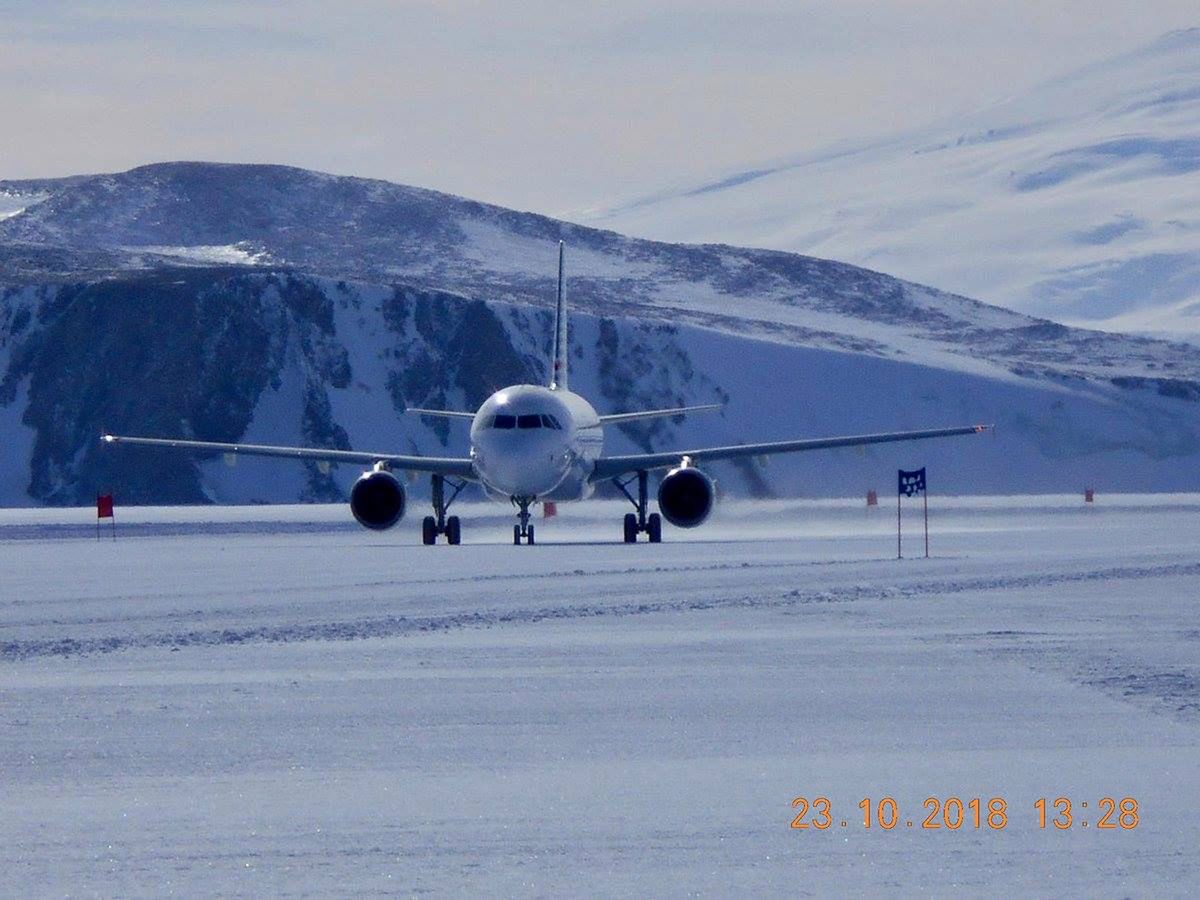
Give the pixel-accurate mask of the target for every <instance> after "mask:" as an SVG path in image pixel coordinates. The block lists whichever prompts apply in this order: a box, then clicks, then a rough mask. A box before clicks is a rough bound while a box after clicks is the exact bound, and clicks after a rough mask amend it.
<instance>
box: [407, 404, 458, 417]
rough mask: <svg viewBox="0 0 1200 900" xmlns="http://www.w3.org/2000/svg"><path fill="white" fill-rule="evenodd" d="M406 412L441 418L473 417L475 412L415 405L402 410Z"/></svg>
mask: <svg viewBox="0 0 1200 900" xmlns="http://www.w3.org/2000/svg"><path fill="white" fill-rule="evenodd" d="M404 411H405V412H406V413H416V414H417V415H420V416H437V417H438V418H441V419H473V418H475V413H472V412H458V411H457V410H453V409H417V408H416V407H415V406H410V407H408V409H406V410H404Z"/></svg>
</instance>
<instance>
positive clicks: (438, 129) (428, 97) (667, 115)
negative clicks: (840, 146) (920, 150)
mask: <svg viewBox="0 0 1200 900" xmlns="http://www.w3.org/2000/svg"><path fill="white" fill-rule="evenodd" d="M1197 24H1200V11H1197V8H1196V5H1195V0H1189V2H1174V0H1170V2H1168V0H1161V2H1155V0H1147V2H1142V3H1138V4H1131V3H1128V2H1112V0H1091V2H1058V3H1054V2H1051V3H1032V2H1011V0H992V2H988V3H974V2H967V3H964V2H962V0H954V2H951V0H872V2H867V0H839V2H836V3H832V2H831V3H806V2H790V3H783V2H757V3H754V2H741V3H739V2H726V0H690V2H682V0H680V2H676V0H668V2H660V0H645V2H624V0H616V2H612V3H606V4H602V5H601V4H564V3H562V2H561V0H560V2H556V3H552V2H542V0H524V2H510V3H478V2H476V3H468V2H454V0H443V2H436V3H431V2H407V0H387V2H384V0H362V2H358V0H344V2H340V3H338V4H336V5H334V4H329V3H327V2H274V3H267V2H257V0H243V2H222V0H207V2H192V0H176V2H171V3H167V2H135V0H113V2H108V3H103V4H97V3H80V2H72V0H40V2H36V3H35V2H28V0H0V79H2V80H0V84H3V85H4V89H3V91H0V178H4V177H9V178H19V177H34V176H49V175H65V174H74V173H79V172H96V171H111V170H119V169H125V168H129V167H131V166H134V165H138V164H141V163H145V162H153V161H161V160H167V159H213V160H224V161H256V162H281V163H289V164H293V165H300V166H306V167H310V168H316V169H322V170H325V171H332V172H338V173H342V174H354V175H366V176H373V177H380V178H388V179H391V180H395V181H401V182H406V183H412V184H420V185H424V186H428V187H434V188H438V189H441V190H447V191H451V192H454V193H459V194H465V195H468V196H472V197H475V198H478V199H482V200H488V201H492V202H497V203H503V204H505V205H509V206H515V207H518V208H523V209H534V210H538V211H543V212H549V213H560V214H569V213H571V212H573V211H576V210H579V209H581V208H585V207H587V206H589V205H591V204H593V203H601V204H602V203H605V202H608V201H611V200H613V199H615V198H619V197H628V196H632V195H636V194H639V193H641V192H649V191H653V190H656V189H658V188H660V187H662V186H663V185H665V184H672V183H686V182H688V181H695V180H700V179H705V178H709V177H712V176H713V175H719V174H720V173H722V172H724V171H734V170H741V169H745V168H748V167H752V166H753V165H754V164H755V163H757V162H760V161H762V160H766V159H773V158H776V157H780V156H785V155H790V154H795V153H799V152H801V151H804V150H806V149H813V148H816V147H820V146H823V145H826V144H829V143H832V142H836V141H842V140H855V139H860V138H864V137H870V136H873V135H879V134H886V133H890V132H892V131H895V130H897V129H903V128H906V127H912V126H917V125H921V124H924V123H926V122H928V121H930V120H935V119H940V118H944V117H948V116H952V115H955V114H957V113H959V112H962V111H965V110H969V109H972V108H975V107H978V106H982V105H986V104H989V103H992V102H995V101H997V100H1001V99H1004V98H1005V97H1007V96H1010V95H1012V94H1015V93H1019V92H1020V91H1022V90H1024V89H1026V88H1028V87H1030V86H1032V85H1034V84H1036V83H1037V82H1038V81H1041V80H1043V79H1045V78H1048V77H1052V76H1054V75H1057V74H1060V73H1062V72H1064V71H1067V70H1070V69H1072V68H1074V67H1076V66H1078V65H1082V64H1085V63H1087V62H1090V61H1093V60H1095V59H1099V58H1103V57H1107V56H1111V55H1114V54H1116V53H1120V52H1123V51H1125V50H1128V49H1132V48H1133V47H1135V46H1137V45H1138V44H1142V43H1146V42H1149V41H1150V40H1153V39H1154V38H1156V37H1157V36H1158V35H1160V34H1162V33H1163V32H1165V31H1169V30H1171V29H1174V28H1182V27H1188V26H1192V25H1197Z"/></svg>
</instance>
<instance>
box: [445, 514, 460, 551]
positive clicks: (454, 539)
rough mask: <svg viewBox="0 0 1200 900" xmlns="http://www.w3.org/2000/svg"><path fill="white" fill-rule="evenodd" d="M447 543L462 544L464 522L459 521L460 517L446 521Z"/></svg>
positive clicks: (453, 517) (452, 517)
mask: <svg viewBox="0 0 1200 900" xmlns="http://www.w3.org/2000/svg"><path fill="white" fill-rule="evenodd" d="M446 543H448V544H461V543H462V522H460V521H459V519H458V516H451V517H450V518H448V519H447V520H446Z"/></svg>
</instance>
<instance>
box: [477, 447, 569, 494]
mask: <svg viewBox="0 0 1200 900" xmlns="http://www.w3.org/2000/svg"><path fill="white" fill-rule="evenodd" d="M476 464H477V466H478V468H479V469H480V473H481V474H482V475H483V477H484V480H485V481H486V482H487V484H488V485H489V486H490V487H492V488H493V489H495V490H497V491H499V492H501V493H503V494H507V495H509V496H510V497H536V496H539V495H541V494H545V493H548V492H550V491H552V490H554V488H555V487H557V486H558V483H559V482H560V481H562V479H563V477H564V476H565V475H566V473H567V466H568V464H569V459H568V457H567V454H566V453H565V452H564V450H563V448H562V447H560V446H548V445H547V444H545V443H543V442H541V441H538V442H537V444H536V445H535V444H533V443H531V444H530V445H529V446H526V447H489V448H487V450H485V451H484V452H482V453H481V454H480V455H479V458H478V459H477V461H476Z"/></svg>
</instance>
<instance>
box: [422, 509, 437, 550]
mask: <svg viewBox="0 0 1200 900" xmlns="http://www.w3.org/2000/svg"><path fill="white" fill-rule="evenodd" d="M421 543H423V544H424V545H425V546H427V547H428V546H430V545H431V544H436V543H437V521H436V520H435V519H434V518H433V516H426V517H425V518H424V519H422V520H421Z"/></svg>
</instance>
